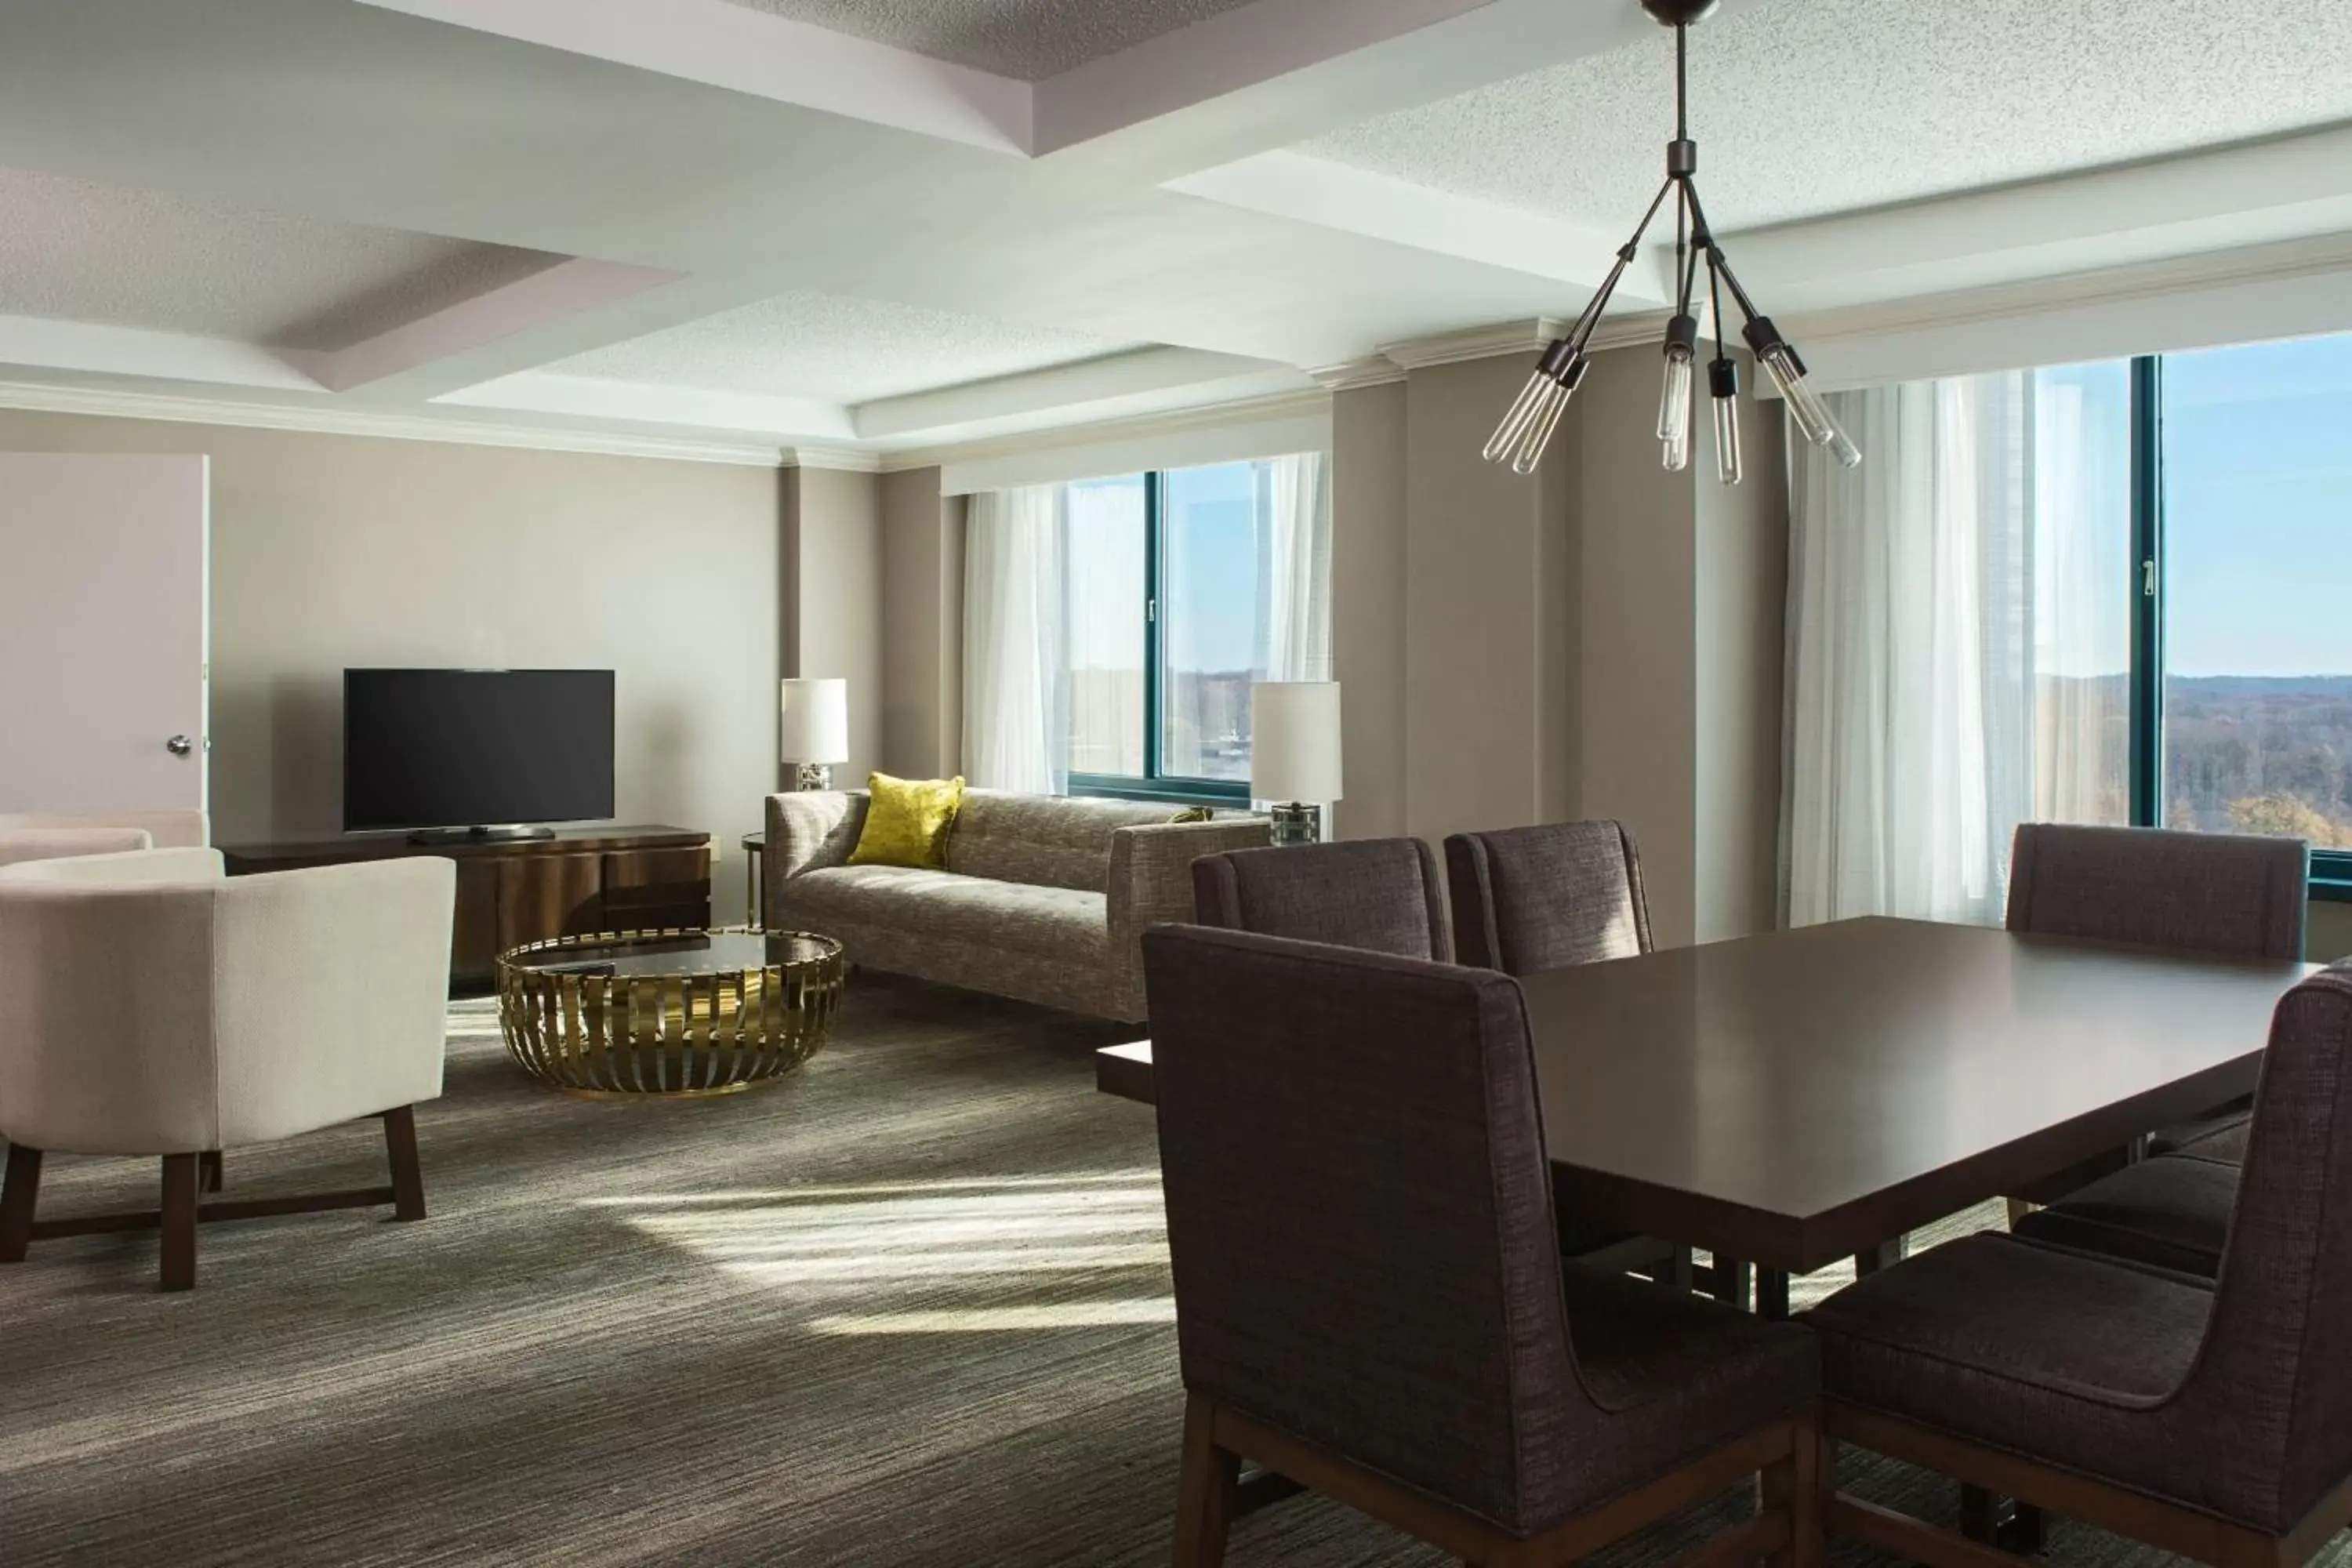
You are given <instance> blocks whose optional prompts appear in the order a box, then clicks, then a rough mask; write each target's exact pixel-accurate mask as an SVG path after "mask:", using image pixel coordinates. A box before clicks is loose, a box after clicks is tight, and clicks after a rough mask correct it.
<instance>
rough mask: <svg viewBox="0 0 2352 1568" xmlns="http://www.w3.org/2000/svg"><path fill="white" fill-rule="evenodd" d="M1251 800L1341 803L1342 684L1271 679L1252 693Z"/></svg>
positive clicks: (1322, 681)
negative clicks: (1340, 722)
mask: <svg viewBox="0 0 2352 1568" xmlns="http://www.w3.org/2000/svg"><path fill="white" fill-rule="evenodd" d="M1250 795H1251V796H1252V797H1253V798H1255V799H1257V800H1271V801H1306V802H1314V803H1320V802H1323V801H1327V800H1338V799H1339V682H1338V681H1336V680H1265V681H1260V682H1259V683H1258V684H1257V685H1255V686H1253V687H1251V688H1250Z"/></svg>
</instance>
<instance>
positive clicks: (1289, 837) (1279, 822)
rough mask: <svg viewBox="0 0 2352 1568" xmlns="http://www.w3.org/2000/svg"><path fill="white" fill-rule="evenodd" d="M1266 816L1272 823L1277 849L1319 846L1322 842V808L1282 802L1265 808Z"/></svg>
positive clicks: (1294, 802)
mask: <svg viewBox="0 0 2352 1568" xmlns="http://www.w3.org/2000/svg"><path fill="white" fill-rule="evenodd" d="M1266 816H1269V817H1270V818H1272V819H1273V822H1274V835H1273V837H1274V843H1275V846H1276V847H1277V848H1285V849H1287V848H1293V847H1297V846H1298V845H1301V844H1319V843H1321V842H1322V840H1323V808H1322V807H1321V806H1319V805H1307V804H1306V803H1305V802H1303V801H1296V800H1291V801H1283V802H1281V803H1279V804H1276V805H1269V806H1268V807H1266Z"/></svg>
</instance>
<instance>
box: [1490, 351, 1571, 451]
mask: <svg viewBox="0 0 2352 1568" xmlns="http://www.w3.org/2000/svg"><path fill="white" fill-rule="evenodd" d="M1558 386H1559V383H1558V382H1556V381H1554V380H1553V379H1552V378H1551V377H1549V376H1548V375H1546V374H1544V373H1543V372H1542V371H1540V370H1538V371H1537V372H1536V373H1535V374H1533V375H1530V376H1529V377H1528V384H1527V386H1526V388H1525V389H1524V390H1522V391H1521V392H1520V394H1519V396H1518V401H1517V402H1516V403H1513V404H1512V405H1511V407H1510V411H1509V412H1508V413H1507V414H1505V415H1504V416H1503V422H1502V423H1501V424H1499V425H1497V426H1495V433H1494V435H1492V436H1491V437H1487V440H1486V450H1485V451H1484V452H1482V453H1480V454H1479V455H1480V456H1481V457H1483V458H1486V461H1488V462H1490V463H1497V462H1500V461H1502V460H1503V458H1506V457H1507V456H1508V455H1509V454H1510V452H1511V450H1512V448H1513V447H1517V445H1518V441H1519V437H1522V436H1524V435H1526V434H1527V431H1528V426H1529V425H1530V424H1532V423H1533V422H1534V420H1535V417H1536V411H1537V410H1538V408H1540V407H1542V406H1543V401H1544V394H1545V392H1546V391H1547V390H1549V389H1555V388H1557V387H1558Z"/></svg>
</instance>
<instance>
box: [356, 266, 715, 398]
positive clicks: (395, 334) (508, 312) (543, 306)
mask: <svg viewBox="0 0 2352 1568" xmlns="http://www.w3.org/2000/svg"><path fill="white" fill-rule="evenodd" d="M677 279H678V274H677V273H675V272H666V271H664V270H662V269H661V268H656V267H630V266H626V265H625V264H623V263H620V262H614V261H591V260H587V259H584V258H577V257H575V258H572V259H571V260H568V261H559V262H557V263H556V264H555V265H554V266H552V267H550V268H546V269H545V270H544V271H541V272H534V273H532V274H531V275H530V277H528V278H523V279H518V280H516V281H515V282H512V283H509V284H507V285H506V286H504V287H503V288H499V289H490V290H489V291H488V292H487V293H483V294H477V295H475V296H474V297H473V298H472V299H470V300H459V301H458V302H457V304H455V305H451V306H449V307H447V308H446V309H445V310H436V311H434V312H433V313H432V314H431V315H429V316H425V317H422V318H420V319H418V320H416V321H410V322H408V323H407V324H406V325H404V326H399V327H394V328H393V329H392V330H391V331H388V332H383V333H381V334H379V335H378V336H376V337H373V338H370V339H368V340H367V341H366V342H358V343H353V344H352V345H351V346H350V347H349V348H343V349H338V350H336V351H335V352H334V353H331V354H328V355H326V356H324V364H325V373H324V375H323V377H322V379H323V380H324V381H325V382H326V384H327V385H328V386H329V387H331V388H332V389H333V390H334V391H337V392H348V391H350V390H351V389H352V388H353V387H357V386H368V385H383V384H392V385H393V386H394V387H395V388H396V389H398V390H402V391H404V392H405V393H407V394H408V395H412V396H425V397H432V396H436V395H439V393H441V392H445V391H448V390H451V389H452V388H451V386H450V385H449V384H447V383H448V382H449V378H450V376H451V374H453V372H452V362H461V361H462V360H463V359H464V358H465V356H467V355H468V354H470V353H473V352H474V351H475V350H478V349H481V348H484V347H487V346H488V345H490V344H494V343H500V342H506V341H507V340H509V339H511V338H515V337H517V336H520V335H521V334H523V333H527V332H531V331H536V330H537V329H540V328H542V327H548V326H551V325H554V324H557V323H560V322H564V321H570V320H571V319H572V318H575V317H578V316H580V315H581V314H582V313H583V312H585V311H591V310H597V309H599V308H601V307H603V306H605V305H610V304H613V303H614V302H616V301H618V300H627V299H630V298H633V297H634V296H635V295H638V294H642V293H643V292H645V291H646V289H655V288H658V287H660V286H661V285H663V284H666V283H675V282H676V281H677ZM455 374H457V375H459V376H463V375H465V374H467V373H466V372H464V371H457V372H455ZM436 383H437V384H438V385H436ZM457 384H463V382H462V381H460V382H458V383H457Z"/></svg>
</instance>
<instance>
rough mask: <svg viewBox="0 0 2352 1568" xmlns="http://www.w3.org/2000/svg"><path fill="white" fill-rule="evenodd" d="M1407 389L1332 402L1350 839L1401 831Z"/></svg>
mask: <svg viewBox="0 0 2352 1568" xmlns="http://www.w3.org/2000/svg"><path fill="white" fill-rule="evenodd" d="M1404 410H1405V388H1404V384H1403V383H1402V382H1393V383H1391V384H1388V385H1385V386H1366V387H1360V388H1357V389H1355V390H1353V391H1349V392H1342V393H1339V394H1337V395H1334V396H1333V397H1332V399H1331V672H1332V676H1333V679H1337V680H1338V681H1339V695H1340V703H1341V715H1340V725H1339V734H1340V741H1341V743H1342V745H1343V746H1344V748H1345V750H1344V752H1343V754H1342V758H1341V770H1340V771H1341V773H1342V775H1343V778H1344V780H1345V783H1346V786H1347V795H1346V798H1344V799H1342V800H1341V801H1340V802H1339V804H1338V805H1337V807H1336V808H1335V809H1334V814H1333V829H1334V831H1335V832H1336V833H1338V834H1339V836H1341V837H1348V838H1384V837H1394V836H1395V835H1397V834H1401V833H1402V832H1403V831H1404V830H1405V778H1404V759H1405V700H1404V671H1405V659H1404V647H1405V622H1404V610H1405V593H1404V584H1405V419H1404Z"/></svg>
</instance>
